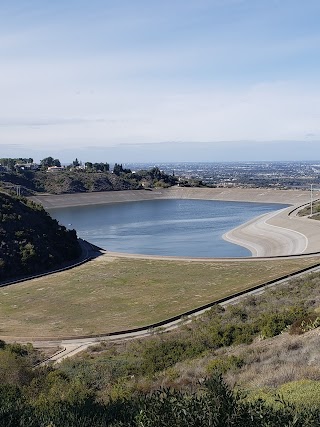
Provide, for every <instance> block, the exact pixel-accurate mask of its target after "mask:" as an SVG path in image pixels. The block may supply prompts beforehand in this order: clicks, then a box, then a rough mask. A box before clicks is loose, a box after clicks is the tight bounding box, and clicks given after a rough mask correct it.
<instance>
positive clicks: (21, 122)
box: [0, 0, 320, 161]
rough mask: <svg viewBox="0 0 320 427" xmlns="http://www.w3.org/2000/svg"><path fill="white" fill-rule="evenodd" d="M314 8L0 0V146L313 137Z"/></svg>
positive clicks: (316, 133)
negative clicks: (0, 0)
mask: <svg viewBox="0 0 320 427" xmlns="http://www.w3.org/2000/svg"><path fill="white" fill-rule="evenodd" d="M66 3H67V4H66ZM319 12H320V4H319V3H318V2H317V1H315V0H314V1H313V0H311V1H309V2H307V3H306V4H303V5H302V3H301V2H300V1H298V0H290V1H289V0H284V1H281V2H279V1H276V0H274V1H270V2H256V1H253V0H252V1H249V0H243V1H240V0H239V1H235V0H234V1H232V0H230V1H226V0H224V1H222V0H219V1H218V0H216V1H205V0H197V1H195V0H190V1H180V0H173V1H170V2H169V1H163V2H147V1H144V0H140V1H138V2H129V1H128V0H124V1H122V2H116V3H114V2H111V1H106V2H102V1H99V0H93V1H92V2H90V5H89V3H88V2H82V1H80V2H75V1H69V2H62V1H57V2H40V1H36V0H31V1H30V2H28V4H26V3H25V2H22V1H20V2H19V1H18V2H14V5H10V4H7V5H6V6H2V13H1V14H0V58H1V59H0V93H1V102H0V149H1V150H2V151H3V153H6V154H3V155H10V147H11V148H12V150H14V152H15V150H16V149H14V144H18V145H19V146H22V147H24V148H25V150H26V151H28V150H34V152H35V153H37V152H39V156H41V155H42V153H43V151H45V150H51V149H53V148H54V149H58V148H59V147H61V152H63V150H64V149H65V147H66V146H68V147H69V148H70V149H73V150H76V149H78V150H80V151H82V152H83V153H88V155H89V157H90V155H92V156H93V153H94V150H93V151H92V153H90V150H88V151H86V150H87V147H90V146H95V147H101V149H103V148H105V149H110V150H111V149H112V150H113V152H114V150H115V149H118V148H119V150H121V147H123V144H126V145H131V146H132V147H133V146H135V147H136V149H138V148H137V147H139V144H141V143H142V144H156V143H160V142H162V143H163V142H170V141H171V142H172V141H174V142H175V143H176V142H177V141H179V142H180V144H181V143H185V144H186V147H188V153H189V154H188V155H190V159H189V160H193V158H194V155H193V154H194V153H195V152H196V151H197V144H199V142H201V143H210V144H215V143H218V142H219V143H221V141H233V144H235V146H237V147H239V150H237V151H239V155H242V156H244V157H243V158H245V152H244V150H243V149H241V147H242V148H244V147H245V145H244V143H243V141H251V143H250V144H251V147H252V144H254V146H255V147H257V148H259V146H260V147H261V149H262V147H264V146H265V144H268V142H269V145H270V147H271V146H272V144H273V142H272V141H279V142H281V141H283V142H285V141H297V143H299V144H300V145H299V147H300V146H302V145H301V144H303V143H304V142H305V140H306V139H307V140H310V141H319V140H320V125H319V123H320V121H319V116H320V101H319V100H320V93H319V92H320V89H319V77H318V76H319V73H318V71H319V61H320V59H319V58H320V55H319V53H320V52H319V50H320V43H319V41H320V31H319V27H318V22H317V16H319ZM237 141H238V142H237ZM137 144H138V145H137ZM237 144H238V145H237ZM8 147H9V148H8ZM192 147H194V148H193V152H192ZM112 150H111V151H110V152H112ZM254 151H255V152H256V155H257V156H259V149H257V150H254ZM296 152H297V153H298V152H299V153H300V150H299V149H298V148H297V150H296ZM119 153H120V151H119ZM226 153H227V151H226ZM261 153H262V151H261ZM316 153H317V151H316ZM318 153H319V154H318V156H320V152H318ZM48 154H50V153H48ZM313 154H314V153H313ZM146 155H149V154H146V151H145V150H144V151H143V150H141V152H140V156H142V158H141V160H146V161H147V160H149V159H148V158H146V157H143V156H146ZM297 155H298V154H297ZM299 155H300V154H299ZM226 156H228V155H227V154H226ZM203 159H204V160H205V159H206V157H205V156H204V158H203ZM92 160H95V159H92ZM168 160H170V156H169V155H168ZM226 160H227V158H226Z"/></svg>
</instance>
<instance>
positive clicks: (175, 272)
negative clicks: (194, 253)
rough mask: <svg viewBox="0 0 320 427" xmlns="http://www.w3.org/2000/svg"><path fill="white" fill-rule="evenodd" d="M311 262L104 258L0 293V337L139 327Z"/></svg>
mask: <svg viewBox="0 0 320 427" xmlns="http://www.w3.org/2000/svg"><path fill="white" fill-rule="evenodd" d="M318 262H319V258H318V257H313V258H301V259H300V258H293V259H280V260H269V261H263V260H248V261H233V262H228V261H216V262H215V261H211V262H201V261H192V262H190V261H178V260H172V261H169V260H157V259H129V258H118V257H113V256H111V255H104V256H101V257H98V258H96V259H95V260H92V261H90V262H89V263H86V264H84V265H82V266H79V267H77V268H75V269H72V270H68V271H64V272H61V273H57V274H53V275H50V276H46V277H42V278H38V279H35V280H32V281H27V282H24V283H20V284H18V285H15V286H13V287H7V288H3V289H0V303H1V310H0V324H1V327H0V336H2V337H6V336H17V337H50V336H51V337H57V336H58V337H65V336H81V335H90V334H103V333H107V332H112V331H119V330H123V329H128V328H133V327H139V326H146V325H150V324H152V323H155V322H158V321H161V320H165V319H167V318H169V317H172V316H176V315H178V314H182V313H184V312H186V311H188V310H191V309H194V308H197V307H200V306H202V305H204V304H207V303H210V302H212V301H214V300H217V299H219V298H222V297H225V296H228V295H232V294H234V293H235V292H238V291H241V290H244V289H248V288H250V287H252V286H255V285H257V284H259V283H264V282H266V281H268V280H271V279H275V278H277V277H280V276H282V275H284V274H290V273H292V272H294V271H297V270H299V269H302V268H305V267H308V266H311V265H314V264H316V263H318ZM57 307H59V310H57Z"/></svg>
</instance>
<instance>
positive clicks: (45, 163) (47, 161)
mask: <svg viewBox="0 0 320 427" xmlns="http://www.w3.org/2000/svg"><path fill="white" fill-rule="evenodd" d="M40 165H41V166H42V167H44V168H46V167H51V166H58V167H61V163H60V160H59V159H54V158H53V157H51V156H49V157H46V158H44V159H42V160H40Z"/></svg>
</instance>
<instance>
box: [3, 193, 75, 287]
mask: <svg viewBox="0 0 320 427" xmlns="http://www.w3.org/2000/svg"><path fill="white" fill-rule="evenodd" d="M79 254H80V247H79V243H78V240H77V236H76V232H75V231H74V230H72V231H70V230H66V228H65V227H64V226H62V225H60V224H58V222H57V221H56V220H54V219H52V218H51V217H50V215H49V214H48V213H47V212H46V211H45V210H44V209H43V208H42V207H41V206H39V205H36V204H34V203H33V202H30V201H28V200H27V199H23V198H17V197H12V196H9V195H7V194H4V193H0V281H2V280H5V279H9V278H18V277H23V276H26V275H30V274H35V273H40V272H43V271H46V270H49V269H52V268H54V267H56V266H59V265H61V264H63V263H64V262H66V261H69V260H72V259H75V258H77V257H78V256H79Z"/></svg>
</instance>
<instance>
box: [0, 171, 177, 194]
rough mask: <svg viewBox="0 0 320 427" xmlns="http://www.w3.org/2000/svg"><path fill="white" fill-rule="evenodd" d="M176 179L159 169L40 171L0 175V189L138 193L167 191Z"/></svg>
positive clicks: (0, 173)
mask: <svg viewBox="0 0 320 427" xmlns="http://www.w3.org/2000/svg"><path fill="white" fill-rule="evenodd" d="M176 183H177V178H176V177H174V176H171V175H167V174H165V173H163V172H161V171H160V170H159V169H158V168H152V169H150V170H148V171H147V170H143V171H142V170H141V171H137V172H131V171H130V170H126V169H122V170H120V171H117V173H113V172H109V171H95V170H86V169H68V168H66V169H65V170H61V171H59V172H50V171H47V170H44V169H40V170H22V169H21V170H17V171H1V172H0V186H2V187H3V188H4V189H6V190H7V191H8V190H10V189H12V190H14V189H15V186H17V185H19V186H21V194H23V195H31V194H34V193H35V192H39V193H50V194H65V193H82V192H98V191H119V190H139V189H143V188H153V187H170V186H172V185H175V184H176Z"/></svg>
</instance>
